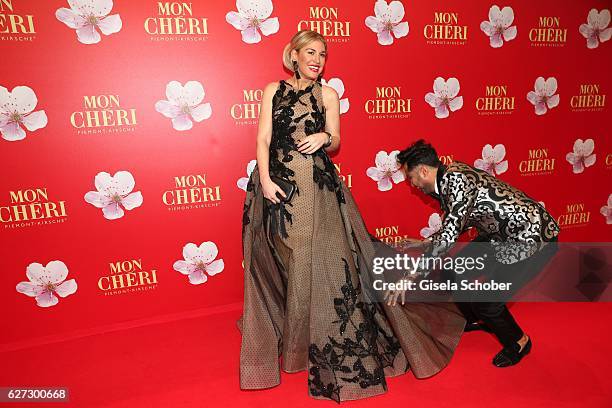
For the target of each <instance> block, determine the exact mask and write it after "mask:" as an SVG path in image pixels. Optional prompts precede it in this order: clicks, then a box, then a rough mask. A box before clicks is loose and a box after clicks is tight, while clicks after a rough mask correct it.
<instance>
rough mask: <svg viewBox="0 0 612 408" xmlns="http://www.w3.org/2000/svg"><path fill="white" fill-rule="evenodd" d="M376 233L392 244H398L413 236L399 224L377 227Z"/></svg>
mask: <svg viewBox="0 0 612 408" xmlns="http://www.w3.org/2000/svg"><path fill="white" fill-rule="evenodd" d="M374 232H375V233H374V235H375V236H376V238H378V239H380V240H381V241H382V242H384V243H386V244H390V245H396V244H399V243H400V242H403V241H405V240H406V239H408V238H411V237H410V235H408V234H405V233H403V232H402V231H401V229H400V226H399V225H386V226H383V227H377V228H375V229H374Z"/></svg>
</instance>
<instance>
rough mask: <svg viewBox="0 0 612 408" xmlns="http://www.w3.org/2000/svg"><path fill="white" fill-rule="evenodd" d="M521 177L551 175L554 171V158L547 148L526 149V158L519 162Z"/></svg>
mask: <svg viewBox="0 0 612 408" xmlns="http://www.w3.org/2000/svg"><path fill="white" fill-rule="evenodd" d="M518 170H519V173H520V174H521V176H541V175H545V174H552V173H553V171H554V170H555V158H554V157H552V156H551V154H550V149H549V148H548V147H538V148H533V149H528V151H527V157H526V158H525V159H524V160H521V161H520V162H519V166H518Z"/></svg>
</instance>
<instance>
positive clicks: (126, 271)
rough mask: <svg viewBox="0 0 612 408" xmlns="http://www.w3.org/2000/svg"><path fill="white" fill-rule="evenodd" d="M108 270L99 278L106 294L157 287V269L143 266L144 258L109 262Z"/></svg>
mask: <svg viewBox="0 0 612 408" xmlns="http://www.w3.org/2000/svg"><path fill="white" fill-rule="evenodd" d="M108 266H109V269H108V272H107V273H106V274H105V275H103V276H100V277H99V278H98V289H99V290H100V291H102V293H103V294H104V296H113V295H122V294H128V293H138V292H144V291H149V290H153V289H156V288H157V285H158V280H157V269H153V268H144V269H143V267H142V258H138V259H126V260H122V261H115V262H109V264H108Z"/></svg>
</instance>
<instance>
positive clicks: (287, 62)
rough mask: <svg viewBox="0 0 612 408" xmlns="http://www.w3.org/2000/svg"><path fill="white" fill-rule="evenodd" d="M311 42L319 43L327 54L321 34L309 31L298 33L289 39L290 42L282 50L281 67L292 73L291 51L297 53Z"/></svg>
mask: <svg viewBox="0 0 612 408" xmlns="http://www.w3.org/2000/svg"><path fill="white" fill-rule="evenodd" d="M311 41H321V42H322V43H323V46H324V47H325V51H326V52H327V42H326V41H325V37H323V36H322V35H321V34H319V33H317V32H316V31H311V30H302V31H298V32H297V33H296V34H295V35H294V36H293V38H292V39H291V42H290V43H289V44H287V45H286V46H285V49H284V50H283V65H284V66H285V67H286V68H287V69H288V70H290V71H293V63H292V61H291V51H293V50H296V51H298V52H299V51H300V49H301V48H302V47H305V46H306V44H308V43H310V42H311Z"/></svg>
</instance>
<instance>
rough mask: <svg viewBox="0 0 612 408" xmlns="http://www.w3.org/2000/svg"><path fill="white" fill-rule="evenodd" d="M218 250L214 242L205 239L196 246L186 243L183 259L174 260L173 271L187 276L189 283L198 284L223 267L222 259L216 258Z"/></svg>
mask: <svg viewBox="0 0 612 408" xmlns="http://www.w3.org/2000/svg"><path fill="white" fill-rule="evenodd" d="M218 254H219V250H218V249H217V245H215V243H214V242H211V241H206V242H203V243H202V244H200V246H197V245H196V244H193V243H191V242H190V243H188V244H187V245H185V246H184V247H183V258H184V260H180V261H176V262H175V263H174V265H173V268H174V270H175V271H178V272H180V273H182V274H183V275H188V276H189V283H191V284H192V285H199V284H202V283H204V282H206V281H207V280H208V276H214V275H216V274H218V273H220V272H221V271H223V268H224V267H225V264H224V263H223V259H217V260H215V258H216V257H217V255H218Z"/></svg>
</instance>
